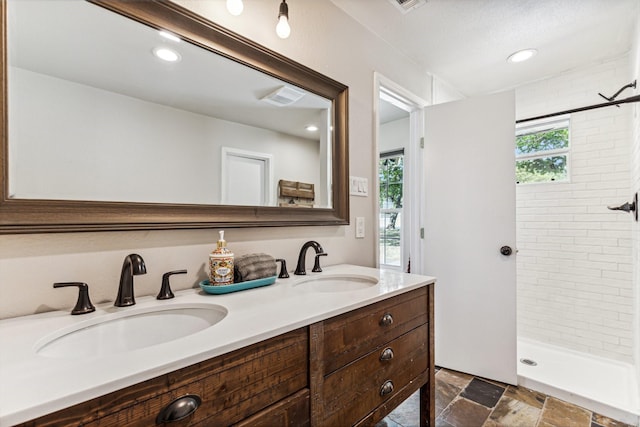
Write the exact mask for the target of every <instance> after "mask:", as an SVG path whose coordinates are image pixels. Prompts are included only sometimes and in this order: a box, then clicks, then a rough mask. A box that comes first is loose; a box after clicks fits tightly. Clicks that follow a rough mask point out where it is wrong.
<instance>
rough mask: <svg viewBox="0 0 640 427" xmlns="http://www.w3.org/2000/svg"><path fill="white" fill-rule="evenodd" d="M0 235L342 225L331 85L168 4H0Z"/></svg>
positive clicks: (337, 110) (340, 135)
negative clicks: (0, 45)
mask: <svg viewBox="0 0 640 427" xmlns="http://www.w3.org/2000/svg"><path fill="white" fill-rule="evenodd" d="M2 36H3V46H4V47H6V48H4V49H3V55H4V56H3V58H2V73H3V76H2V77H3V78H2V82H3V90H2V101H3V103H2V129H3V133H2V162H1V166H0V167H2V174H1V176H2V200H1V201H0V232H2V233H25V232H56V231H86V230H127V229H162V228H208V227H234V226H235V227H246V226H262V225H269V226H284V225H340V224H347V223H348V218H349V214H348V209H349V207H348V203H349V200H348V185H347V183H348V143H347V102H348V99H347V97H348V89H347V87H346V86H344V85H342V84H340V83H338V82H336V81H334V80H332V79H330V78H328V77H325V76H323V75H321V74H319V73H317V72H315V71H313V70H311V69H308V68H307V67H304V66H302V65H300V64H298V63H296V62H294V61H291V60H289V59H287V58H285V57H283V56H281V55H279V54H277V53H275V52H273V51H270V50H268V49H266V48H264V47H262V46H260V45H257V44H255V43H253V42H251V41H250V40H247V39H245V38H243V37H241V36H239V35H237V34H235V33H232V32H230V31H228V30H226V29H224V28H222V27H220V26H218V25H216V24H214V23H212V22H210V21H207V20H205V19H204V18H202V17H200V16H198V15H196V14H194V13H192V12H190V11H188V10H186V9H184V8H182V7H180V6H178V5H176V4H174V3H171V2H169V1H131V0H95V1H93V0H92V1H79V0H57V1H50V0H30V1H24V0H5V1H3V2H2Z"/></svg>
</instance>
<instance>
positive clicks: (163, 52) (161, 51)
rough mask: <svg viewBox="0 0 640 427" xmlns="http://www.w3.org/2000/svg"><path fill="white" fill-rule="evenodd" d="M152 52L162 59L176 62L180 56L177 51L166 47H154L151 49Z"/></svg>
mask: <svg viewBox="0 0 640 427" xmlns="http://www.w3.org/2000/svg"><path fill="white" fill-rule="evenodd" d="M153 54H154V55H155V56H157V57H158V58H160V59H162V60H163V61H167V62H178V61H180V59H182V58H181V56H180V54H179V53H178V52H176V51H175V50H172V49H168V48H166V47H156V48H154V49H153Z"/></svg>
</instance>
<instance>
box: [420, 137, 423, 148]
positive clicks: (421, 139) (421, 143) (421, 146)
mask: <svg viewBox="0 0 640 427" xmlns="http://www.w3.org/2000/svg"><path fill="white" fill-rule="evenodd" d="M420 148H424V136H423V137H421V138H420Z"/></svg>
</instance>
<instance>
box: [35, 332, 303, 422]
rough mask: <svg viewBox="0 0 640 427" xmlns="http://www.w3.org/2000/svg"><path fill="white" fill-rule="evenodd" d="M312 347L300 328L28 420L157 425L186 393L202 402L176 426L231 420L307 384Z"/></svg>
mask: <svg viewBox="0 0 640 427" xmlns="http://www.w3.org/2000/svg"><path fill="white" fill-rule="evenodd" d="M308 347H309V345H308V329H307V328H301V329H297V330H295V331H292V332H289V333H286V334H283V335H280V336H277V337H275V338H272V339H269V340H266V341H263V342H260V343H257V344H254V345H251V346H248V347H245V348H242V349H240V350H237V351H233V352H231V353H229V354H225V355H222V356H219V357H215V358H213V359H210V360H207V361H204V362H201V363H198V364H195V365H192V366H189V367H186V368H183V369H179V370H177V371H174V372H171V373H169V374H166V375H162V376H160V377H157V378H153V379H151V380H148V381H145V382H143V383H140V384H136V385H134V386H131V387H127V388H125V389H122V390H119V391H117V392H114V393H110V394H107V395H105V396H102V397H99V398H96V399H93V400H90V401H88V402H84V403H81V404H78V405H76V406H73V407H70V408H67V409H64V410H62V411H59V412H56V413H53V414H50V415H47V416H45V417H42V418H39V419H36V420H33V421H30V422H27V423H25V424H24V425H25V426H38V427H40V426H54V425H55V426H60V425H64V426H74V425H83V426H92V427H98V426H100V427H105V426H113V427H121V426H129V425H131V426H133V425H136V426H140V425H149V426H153V425H156V417H157V416H158V414H159V413H160V412H161V411H162V409H163V408H165V407H166V406H167V405H169V404H170V403H171V402H172V401H174V400H175V399H177V398H179V397H182V396H185V395H187V394H194V395H198V396H199V397H200V398H201V399H202V403H201V405H200V406H199V407H198V409H197V410H196V411H195V412H194V413H193V414H192V415H190V416H189V417H187V418H186V419H184V420H182V421H178V422H173V423H171V425H172V426H183V425H194V424H198V423H200V422H202V423H203V424H202V425H231V424H233V423H237V422H240V421H242V420H243V419H245V418H248V417H250V416H251V415H253V414H255V413H257V412H260V411H262V410H264V409H265V408H267V407H269V406H270V405H272V404H274V403H276V402H278V401H280V400H282V399H284V398H286V397H287V396H290V395H292V394H294V393H296V392H298V391H299V390H302V389H304V388H307V387H308V382H309V381H308V376H309V368H308V366H309V364H308V361H309V350H308Z"/></svg>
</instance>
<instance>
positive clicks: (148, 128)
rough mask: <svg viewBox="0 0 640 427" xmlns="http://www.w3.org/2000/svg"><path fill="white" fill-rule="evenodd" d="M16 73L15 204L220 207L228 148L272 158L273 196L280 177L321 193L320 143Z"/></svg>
mask: <svg viewBox="0 0 640 427" xmlns="http://www.w3.org/2000/svg"><path fill="white" fill-rule="evenodd" d="M10 75H11V88H12V89H14V90H12V91H11V92H10V93H11V95H10V98H9V111H11V123H17V125H16V126H10V127H9V141H11V143H10V144H11V145H10V156H11V157H10V164H11V165H12V167H13V169H12V173H11V177H12V180H11V182H10V185H11V192H12V194H14V195H15V196H16V197H19V198H36V199H39V198H51V199H63V200H64V199H71V200H108V201H139V202H164V203H196V204H220V202H221V198H220V191H221V187H220V182H221V178H222V177H221V166H222V165H221V152H222V147H228V146H230V147H235V148H238V149H244V150H249V151H256V152H261V153H266V154H271V155H272V156H273V157H274V161H273V163H274V164H273V169H274V183H273V186H272V187H273V188H272V189H271V191H272V192H273V194H276V189H277V183H278V181H279V180H280V179H286V180H290V181H302V182H308V183H312V184H315V186H316V188H320V158H319V155H320V144H319V141H313V140H309V139H305V138H300V137H296V136H293V135H286V134H283V133H279V132H274V131H271V130H268V129H262V128H257V127H253V126H247V125H243V124H240V123H234V122H229V121H226V120H220V119H216V118H212V117H209V116H204V115H201V114H195V113H192V112H188V111H184V110H179V109H175V108H172V107H168V106H165V105H160V104H155V103H152V102H147V101H143V100H140V99H137V98H132V97H129V96H124V95H121V94H117V93H113V92H108V91H104V90H100V89H96V88H93V87H90V86H86V85H82V84H78V83H74V82H70V81H67V80H62V79H58V78H54V77H50V76H46V75H43V74H38V73H34V72H31V71H27V70H23V69H20V68H15V67H14V68H11V70H10ZM51 135H56V136H57V137H58V138H59V140H52V138H51ZM61 147H62V148H61ZM16 165H20V167H18V166H16ZM133 183H135V184H136V185H132V184H133ZM325 188H326V186H325ZM53 190H55V193H54V192H53ZM274 200H275V198H274Z"/></svg>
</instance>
